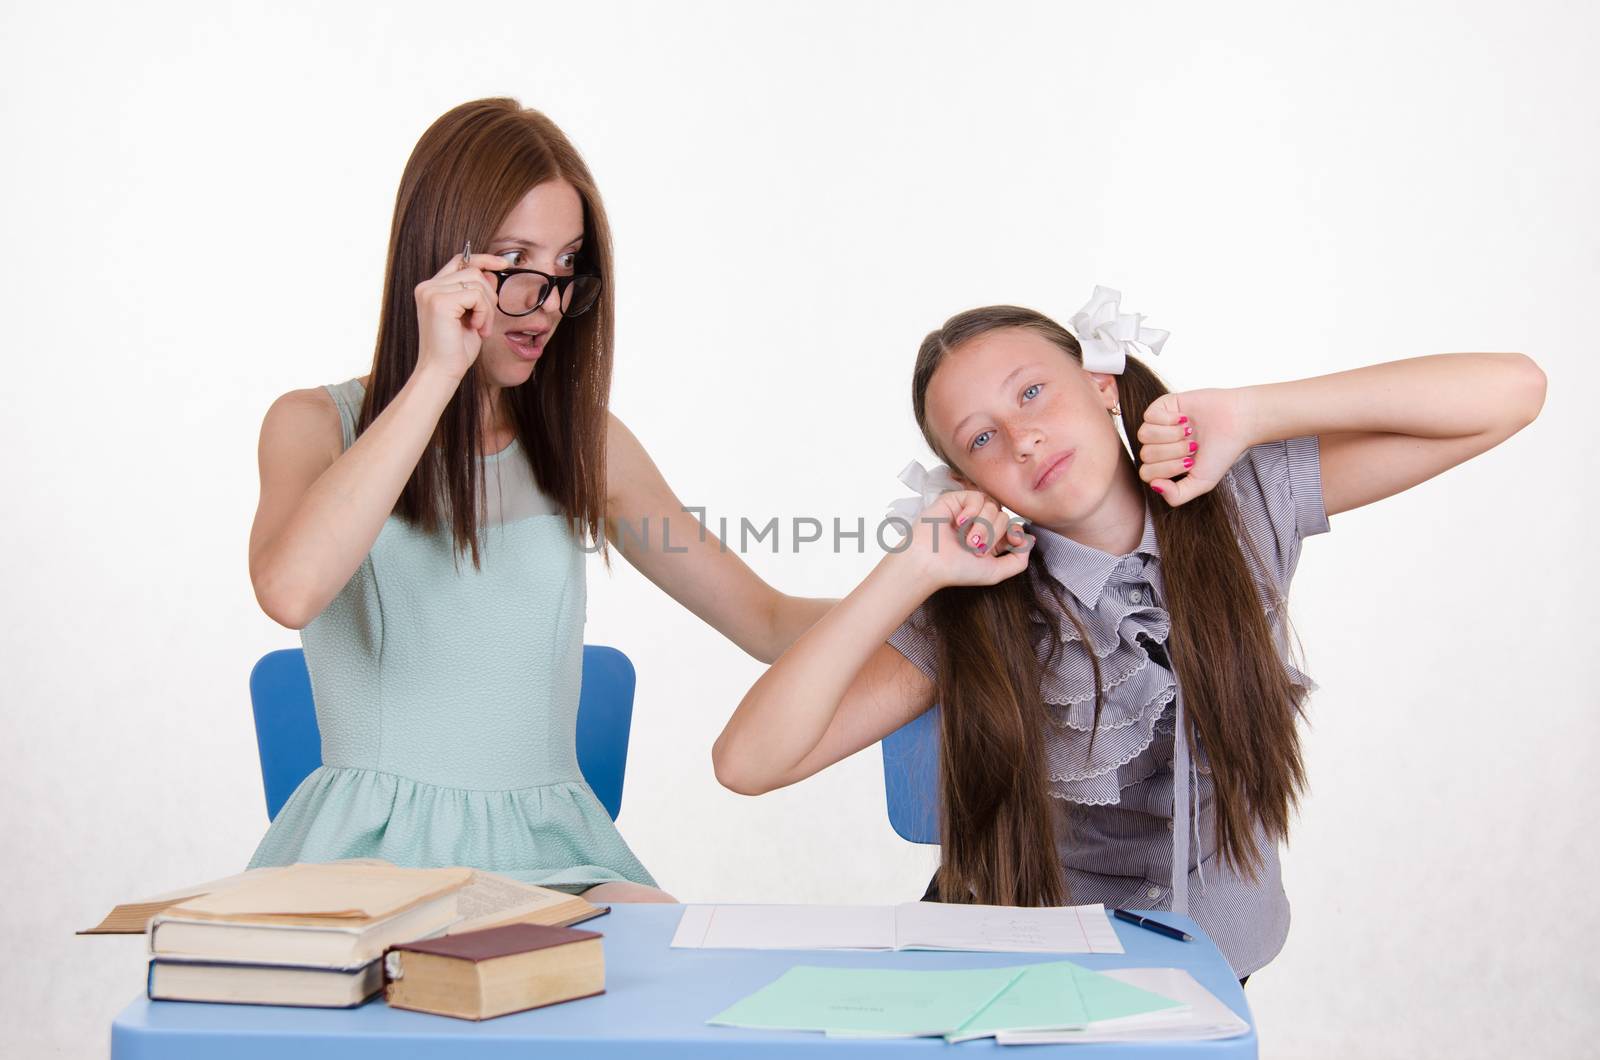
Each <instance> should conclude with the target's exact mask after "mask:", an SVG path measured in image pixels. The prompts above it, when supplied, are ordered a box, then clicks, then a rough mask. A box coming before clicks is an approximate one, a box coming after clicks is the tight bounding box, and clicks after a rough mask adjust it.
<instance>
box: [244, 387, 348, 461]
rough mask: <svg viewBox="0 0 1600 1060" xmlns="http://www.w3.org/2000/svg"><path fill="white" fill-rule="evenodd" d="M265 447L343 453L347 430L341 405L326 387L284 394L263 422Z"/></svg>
mask: <svg viewBox="0 0 1600 1060" xmlns="http://www.w3.org/2000/svg"><path fill="white" fill-rule="evenodd" d="M261 446H262V449H263V450H283V449H293V450H296V451H300V452H328V453H330V454H331V455H330V462H331V459H332V457H337V456H338V455H339V450H340V449H341V448H342V446H343V431H342V428H341V427H340V423H339V406H338V405H336V404H334V400H333V395H332V394H330V393H328V390H327V388H326V387H320V386H312V387H305V388H302V389H300V390H290V391H288V392H286V393H283V394H280V395H279V396H278V398H277V399H276V400H274V401H273V403H272V405H271V406H270V407H269V408H268V409H267V415H266V418H265V419H264V420H263V421H262V423H261Z"/></svg>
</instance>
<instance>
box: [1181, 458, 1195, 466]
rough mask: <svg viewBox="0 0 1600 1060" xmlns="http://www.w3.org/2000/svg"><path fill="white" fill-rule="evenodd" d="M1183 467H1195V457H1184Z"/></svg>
mask: <svg viewBox="0 0 1600 1060" xmlns="http://www.w3.org/2000/svg"><path fill="white" fill-rule="evenodd" d="M1183 466H1184V467H1194V457H1192V456H1186V457H1184V458H1183Z"/></svg>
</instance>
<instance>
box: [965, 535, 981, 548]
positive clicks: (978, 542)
mask: <svg viewBox="0 0 1600 1060" xmlns="http://www.w3.org/2000/svg"><path fill="white" fill-rule="evenodd" d="M968 540H969V541H971V542H972V547H973V548H977V547H978V546H979V545H981V544H982V543H983V538H981V537H979V536H978V535H977V534H973V535H972V537H970V538H968Z"/></svg>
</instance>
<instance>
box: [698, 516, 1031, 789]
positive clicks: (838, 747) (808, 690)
mask: <svg viewBox="0 0 1600 1060" xmlns="http://www.w3.org/2000/svg"><path fill="white" fill-rule="evenodd" d="M979 516H981V517H982V518H984V519H986V520H987V521H988V522H987V525H989V526H992V527H995V528H997V529H999V528H1003V527H1004V526H1005V525H1006V524H1005V520H1004V517H1003V516H1002V515H1001V513H1000V509H999V507H998V506H997V505H996V504H995V503H994V502H993V501H990V500H989V499H988V498H987V497H985V496H984V495H983V494H981V493H977V492H975V491H963V492H951V493H947V494H944V495H943V496H942V497H940V498H939V499H938V500H936V501H935V502H934V503H933V504H932V505H930V506H929V508H928V509H927V510H926V511H925V512H924V513H923V518H924V519H935V520H938V523H937V524H934V523H927V522H924V523H920V524H919V525H918V526H916V527H913V533H912V540H911V542H910V543H909V544H908V546H907V547H906V548H904V549H903V550H902V551H900V552H891V553H889V554H888V555H886V556H884V558H883V559H882V560H880V561H879V562H878V565H877V566H876V567H874V568H873V569H872V572H871V573H870V574H868V575H867V577H866V579H865V580H863V581H862V583H861V584H860V585H859V586H857V587H856V589H855V590H854V591H853V592H851V593H850V595H848V596H846V597H845V598H844V599H843V600H841V601H840V602H839V603H838V605H837V606H835V607H833V608H832V609H831V610H829V611H828V613H827V614H825V615H823V616H822V617H821V618H820V619H819V620H818V621H817V622H816V624H815V625H813V626H812V627H811V628H810V629H808V630H806V631H805V633H803V634H802V635H801V636H800V638H799V639H798V640H796V641H795V642H794V643H793V644H792V645H790V646H789V649H788V650H787V651H785V652H784V653H783V656H782V657H781V658H780V659H778V661H777V662H776V663H774V664H773V665H772V666H771V667H769V668H768V669H767V672H766V673H764V674H763V675H762V676H761V678H760V680H758V681H757V682H756V683H755V684H754V685H752V686H751V688H750V691H749V692H747V693H745V696H744V699H743V700H741V701H740V703H739V707H738V709H737V710H735V711H734V713H733V716H732V717H731V718H729V719H728V724H727V725H726V726H725V727H724V728H723V730H722V734H721V735H720V736H718V737H717V741H716V743H715V745H713V747H712V749H711V760H712V764H713V766H714V768H715V770H716V774H717V780H718V781H720V782H721V783H722V785H723V786H724V787H727V788H730V789H731V790H733V791H737V792H739V793H740V794H744V795H759V794H762V793H763V792H766V791H770V790H772V789H773V788H781V787H784V786H785V785H788V784H793V783H795V782H796V781H799V780H803V779H805V778H806V777H808V776H810V775H811V774H813V773H815V772H817V771H819V770H821V769H823V768H825V767H827V766H830V765H832V764H833V763H834V762H837V761H839V760H841V759H843V758H847V757H849V756H850V755H852V754H854V753H856V752H857V751H859V750H861V749H862V748H864V747H868V746H870V745H871V744H873V743H875V742H877V741H878V740H881V739H883V737H885V736H887V735H888V734H889V733H891V732H893V731H894V730H896V729H898V728H899V727H900V726H902V725H904V724H905V723H906V722H908V721H910V720H911V719H912V718H914V717H916V716H917V715H919V714H921V713H922V712H923V711H925V710H927V709H928V708H929V707H931V706H932V705H933V698H934V685H933V682H931V681H929V680H928V678H927V677H925V676H924V675H923V673H922V671H920V670H918V669H917V668H916V667H915V666H913V665H912V664H911V663H910V662H909V661H908V660H907V659H906V658H905V656H903V655H901V654H900V652H899V651H898V650H897V649H895V648H893V647H891V646H890V645H888V644H886V643H885V641H887V640H888V638H889V634H891V633H893V632H894V630H895V629H896V628H897V627H898V626H899V625H900V623H902V622H904V621H905V620H906V618H907V617H909V616H910V614H911V612H912V611H914V610H915V609H916V607H917V605H919V604H921V603H922V602H923V601H924V600H926V599H927V598H928V596H929V595H930V594H932V593H933V592H934V591H935V590H936V589H938V588H940V587H941V586H944V585H950V584H971V585H992V584H994V583H995V582H998V581H1000V580H1002V579H1004V578H1007V577H1011V576H1013V575H1015V574H1018V573H1021V572H1022V571H1023V570H1025V569H1026V567H1027V561H1028V560H1027V551H1026V548H1024V549H1023V551H1020V552H1013V551H1009V550H1008V548H1009V547H1016V546H1018V545H1023V544H1024V537H1023V535H1021V533H1020V531H1018V532H1016V533H1015V534H1014V536H1012V537H1011V538H1010V541H1009V543H1008V542H1007V541H1006V540H1002V541H1000V542H999V543H998V544H995V545H993V546H991V543H989V542H987V541H984V540H982V539H983V538H984V537H985V535H984V534H983V532H982V531H981V529H980V530H979V531H978V536H979V538H980V542H979V543H980V544H982V545H983V549H984V551H983V552H981V553H979V552H973V551H967V550H965V549H962V548H960V547H958V546H957V538H956V536H955V530H956V527H958V526H961V525H963V524H965V523H966V522H967V521H968V520H969V519H973V518H976V517H979ZM975 525H977V526H979V527H980V528H981V526H982V525H984V524H975ZM941 532H942V533H941ZM936 538H937V539H939V543H940V544H942V546H943V547H942V549H936V548H935V547H934V542H935V539H936ZM1027 544H1031V542H1027Z"/></svg>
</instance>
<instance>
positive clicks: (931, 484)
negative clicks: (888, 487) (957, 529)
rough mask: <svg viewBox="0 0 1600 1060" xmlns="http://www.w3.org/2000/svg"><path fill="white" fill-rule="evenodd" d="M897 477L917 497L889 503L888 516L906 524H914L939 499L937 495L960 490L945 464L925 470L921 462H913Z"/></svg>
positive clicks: (959, 484)
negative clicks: (902, 520)
mask: <svg viewBox="0 0 1600 1060" xmlns="http://www.w3.org/2000/svg"><path fill="white" fill-rule="evenodd" d="M898 477H899V479H900V481H901V482H904V483H905V484H906V485H907V486H910V487H911V488H912V489H913V490H915V491H916V493H917V495H916V496H915V497H901V498H900V499H899V500H897V501H890V502H889V514H890V515H894V516H898V517H899V518H901V519H904V520H905V521H906V522H907V523H908V524H910V523H915V522H916V521H917V516H919V515H921V514H922V513H923V512H924V511H926V510H927V507H928V505H930V504H932V503H933V502H934V501H936V500H938V499H939V494H941V493H949V492H950V491H951V490H958V489H960V488H961V483H959V482H957V481H956V480H955V477H954V476H953V475H952V474H951V473H950V468H949V467H948V466H947V465H945V464H935V465H933V467H932V468H926V467H923V466H922V464H921V462H919V461H916V460H913V461H911V463H909V464H907V465H906V466H905V467H903V468H901V469H900V474H899V476H898Z"/></svg>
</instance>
